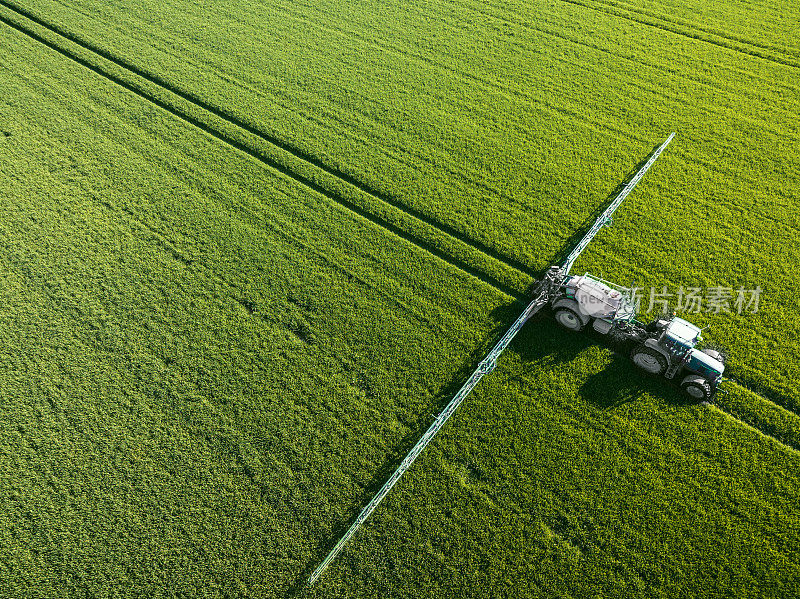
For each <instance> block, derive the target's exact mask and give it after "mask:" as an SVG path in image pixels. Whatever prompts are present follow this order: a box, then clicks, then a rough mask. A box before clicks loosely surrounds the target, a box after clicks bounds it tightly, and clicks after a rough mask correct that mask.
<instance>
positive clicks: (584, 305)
mask: <svg viewBox="0 0 800 599" xmlns="http://www.w3.org/2000/svg"><path fill="white" fill-rule="evenodd" d="M568 285H569V286H570V287H572V288H573V289H574V290H575V301H577V302H578V308H579V309H580V311H581V312H582V313H583V314H584V315H586V316H592V317H594V318H611V317H612V316H613V315H614V313H615V312H616V311H617V310H618V309H619V307H620V304H621V303H622V300H623V296H622V293H620V292H619V291H617V290H616V289H612V288H611V287H609V286H608V285H605V284H603V283H601V282H600V281H597V280H594V279H590V278H589V277H586V276H580V277H574V278H573V279H572V280H571V281H570V282H569V284H568Z"/></svg>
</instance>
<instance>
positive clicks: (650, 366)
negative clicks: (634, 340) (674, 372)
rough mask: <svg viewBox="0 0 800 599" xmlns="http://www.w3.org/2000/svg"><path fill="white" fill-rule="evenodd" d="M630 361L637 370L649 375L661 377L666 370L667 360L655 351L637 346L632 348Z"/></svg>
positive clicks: (644, 346) (643, 346)
mask: <svg viewBox="0 0 800 599" xmlns="http://www.w3.org/2000/svg"><path fill="white" fill-rule="evenodd" d="M631 360H632V361H633V363H634V364H635V365H636V367H637V368H640V369H641V370H644V371H645V372H647V373H649V374H655V375H658V376H660V375H662V374H664V372H666V370H667V366H668V364H667V359H666V358H665V357H664V356H662V355H661V354H660V353H659V352H657V351H656V350H654V349H652V348H649V347H647V346H646V345H639V346H636V347H634V348H633V351H632V352H631Z"/></svg>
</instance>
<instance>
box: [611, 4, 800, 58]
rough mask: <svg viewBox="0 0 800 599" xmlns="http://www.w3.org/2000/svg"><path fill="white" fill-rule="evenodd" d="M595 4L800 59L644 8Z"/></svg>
mask: <svg viewBox="0 0 800 599" xmlns="http://www.w3.org/2000/svg"><path fill="white" fill-rule="evenodd" d="M595 2H597V3H598V4H605V5H606V6H610V7H613V8H616V9H618V10H624V11H628V12H632V13H636V14H641V15H644V16H646V17H650V18H651V19H657V20H661V21H665V22H667V23H672V24H673V25H679V26H681V27H685V28H687V29H690V30H696V31H701V32H703V33H707V34H709V35H713V36H716V37H720V38H722V39H726V40H729V41H731V42H735V43H739V44H745V45H748V46H755V47H756V48H761V49H762V50H767V51H771V52H775V53H777V54H784V55H789V56H787V58H797V57H800V51H798V50H797V49H795V48H791V51H789V50H788V49H784V48H781V47H779V46H775V45H771V44H764V43H760V42H758V41H754V40H749V39H747V38H744V37H740V36H737V35H733V34H730V33H726V32H724V31H718V30H715V29H711V28H709V27H702V26H700V25H697V24H695V23H691V22H689V21H685V20H683V19H672V18H669V17H668V16H666V15H662V14H659V13H657V12H655V11H651V10H646V9H643V8H638V7H636V6H632V5H629V4H625V3H622V2H620V3H617V2H612V1H610V0H595Z"/></svg>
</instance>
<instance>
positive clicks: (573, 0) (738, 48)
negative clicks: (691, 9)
mask: <svg viewBox="0 0 800 599" xmlns="http://www.w3.org/2000/svg"><path fill="white" fill-rule="evenodd" d="M560 1H561V2H563V3H565V4H573V5H575V6H580V7H582V8H588V9H589V10H594V11H597V12H602V13H605V14H607V15H611V16H614V17H619V18H620V19H626V20H628V21H633V22H634V23H639V24H641V25H646V26H648V27H654V28H656V29H661V30H662V31H668V32H670V33H674V34H675V35H680V36H681V37H686V38H689V39H695V40H699V41H701V42H705V43H707V44H713V45H714V46H718V47H720V48H726V49H728V50H733V51H734V52H739V53H740V54H745V55H749V56H754V57H756V58H761V59H763V60H768V61H770V62H773V63H775V64H780V65H784V66H788V67H792V68H796V69H797V68H800V63H798V62H795V61H793V60H790V59H788V58H783V57H777V56H773V55H772V54H767V53H765V52H761V51H759V50H753V49H748V48H746V47H744V46H743V45H740V44H733V43H724V42H721V41H718V40H715V39H713V38H712V37H710V36H709V35H708V34H702V33H697V34H694V35H693V34H692V32H691V29H690V30H689V31H681V30H680V29H678V28H677V27H670V26H669V25H665V24H663V23H659V22H658V21H656V20H650V21H647V20H644V19H637V18H635V17H633V16H631V15H629V14H625V12H624V11H623V10H615V9H612V8H601V7H598V6H594V5H592V4H589V3H585V2H581V1H579V0H560ZM606 6H607V7H608V6H613V5H608V4H606ZM715 37H720V36H718V35H716V34H715ZM721 39H725V38H721Z"/></svg>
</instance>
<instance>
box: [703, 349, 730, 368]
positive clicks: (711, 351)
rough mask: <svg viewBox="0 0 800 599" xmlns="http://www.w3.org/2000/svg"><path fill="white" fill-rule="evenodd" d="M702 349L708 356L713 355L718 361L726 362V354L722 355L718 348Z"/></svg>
mask: <svg viewBox="0 0 800 599" xmlns="http://www.w3.org/2000/svg"><path fill="white" fill-rule="evenodd" d="M701 351H702V352H703V353H704V354H705V355H707V356H711V357H712V358H714V359H715V360H718V361H720V362H722V363H723V364H725V356H724V355H722V354H721V353H720V352H718V351H717V350H715V349H704V350H701Z"/></svg>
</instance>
